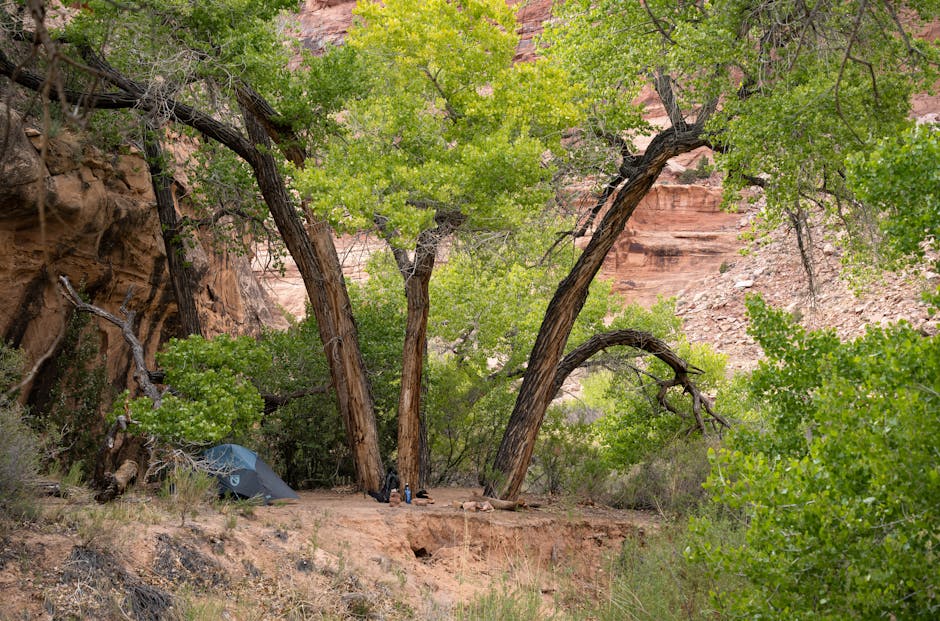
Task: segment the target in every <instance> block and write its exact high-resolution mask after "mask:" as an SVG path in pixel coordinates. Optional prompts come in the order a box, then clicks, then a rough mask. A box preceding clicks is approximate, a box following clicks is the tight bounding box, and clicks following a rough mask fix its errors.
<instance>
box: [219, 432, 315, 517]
mask: <svg viewBox="0 0 940 621" xmlns="http://www.w3.org/2000/svg"><path fill="white" fill-rule="evenodd" d="M203 456H204V457H205V459H206V461H207V462H209V467H210V468H211V469H212V470H213V471H214V472H216V473H217V474H216V478H217V479H218V480H219V493H220V494H222V495H227V494H231V495H234V496H237V497H239V498H254V497H256V496H260V497H261V498H264V502H265V504H270V502H271V501H272V500H278V499H283V498H294V499H299V498H300V497H299V496H298V495H297V492H295V491H294V490H292V489H291V488H290V486H288V485H287V483H285V482H284V481H282V480H281V477H279V476H277V475H276V474H275V473H274V471H273V470H271V466H269V465H267V464H266V463H264V461H262V460H261V459H260V458H259V457H258V454H257V453H255V452H254V451H252V450H249V449H246V448H245V447H244V446H240V445H238V444H220V445H219V446H214V447H212V448H210V449H208V450H207V451H206V452H205V453H204V455H203Z"/></svg>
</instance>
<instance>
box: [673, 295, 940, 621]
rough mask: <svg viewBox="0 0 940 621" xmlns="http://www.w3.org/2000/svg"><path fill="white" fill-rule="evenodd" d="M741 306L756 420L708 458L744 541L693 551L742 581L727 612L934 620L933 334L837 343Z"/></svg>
mask: <svg viewBox="0 0 940 621" xmlns="http://www.w3.org/2000/svg"><path fill="white" fill-rule="evenodd" d="M748 309H749V312H750V315H751V319H752V328H751V331H752V334H753V335H754V337H755V339H756V340H757V341H758V342H759V343H760V344H761V346H762V347H763V348H764V352H765V353H766V355H767V358H766V360H764V361H763V362H762V363H761V365H760V368H759V369H758V370H757V371H756V372H755V373H754V376H753V378H752V381H751V389H752V391H753V393H754V397H755V398H756V400H757V401H758V402H759V403H760V405H761V409H762V411H763V412H764V413H765V419H764V421H765V422H764V426H763V427H762V428H751V429H747V430H743V431H742V432H741V433H738V434H736V436H735V438H734V440H733V442H732V444H731V446H730V447H729V448H728V449H725V450H720V451H718V452H716V453H714V455H713V473H712V475H711V478H710V480H709V487H710V489H711V491H712V493H713V495H714V498H715V500H717V501H718V502H719V503H722V504H725V505H727V506H730V507H732V508H736V509H740V510H741V511H743V512H744V514H745V515H746V518H747V530H746V538H745V541H743V542H742V543H741V544H740V545H732V546H723V547H722V546H711V545H709V544H707V543H704V544H701V545H698V546H696V547H695V549H694V550H693V552H692V554H693V557H695V558H699V559H702V560H704V561H705V562H707V563H708V564H710V565H711V566H712V567H713V568H715V569H716V570H724V571H729V572H732V573H736V574H740V575H742V576H744V577H746V578H747V584H746V585H745V586H744V587H742V588H740V589H738V590H735V591H734V592H732V593H728V594H726V599H725V602H726V605H725V608H726V611H727V612H728V613H730V614H731V615H732V616H734V617H738V616H741V617H747V618H788V619H848V618H853V619H875V618H897V619H928V618H936V617H937V614H938V613H940V580H938V573H937V566H938V563H937V562H938V559H937V548H938V544H940V531H938V529H937V524H938V523H940V505H938V503H937V499H938V498H940V462H938V460H937V447H938V446H940V341H938V337H936V336H933V337H925V336H923V335H922V334H921V333H919V332H918V331H916V330H914V329H912V328H911V327H910V326H908V325H906V324H903V323H902V324H899V325H895V326H891V327H887V328H880V327H871V328H869V330H868V332H867V333H866V334H865V335H864V336H862V337H860V338H858V339H855V340H854V341H849V342H841V341H840V340H839V339H838V338H836V336H835V335H834V334H833V333H832V332H830V331H823V332H807V331H805V330H804V329H802V328H801V327H799V326H797V325H795V324H794V323H793V322H792V319H791V318H789V316H788V315H787V314H786V313H784V312H782V311H778V310H773V309H771V308H769V307H768V306H767V305H766V304H765V303H764V302H763V301H762V300H761V299H759V298H751V299H749V301H748ZM693 525H694V527H695V528H696V530H698V531H699V532H707V531H708V529H709V527H710V522H709V521H708V520H697V521H694V522H693Z"/></svg>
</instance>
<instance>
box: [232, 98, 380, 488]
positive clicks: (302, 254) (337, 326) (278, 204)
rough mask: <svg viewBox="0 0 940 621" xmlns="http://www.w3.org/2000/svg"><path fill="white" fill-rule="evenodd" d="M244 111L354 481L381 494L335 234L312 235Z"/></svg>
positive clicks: (374, 433)
mask: <svg viewBox="0 0 940 621" xmlns="http://www.w3.org/2000/svg"><path fill="white" fill-rule="evenodd" d="M243 112H244V115H243V116H244V119H245V126H246V128H247V130H248V136H249V138H250V140H251V142H252V143H253V145H258V146H260V147H261V148H260V149H254V148H253V151H254V153H253V154H252V157H251V159H250V160H249V161H248V163H249V164H250V165H251V167H252V169H253V170H254V174H255V178H256V179H257V181H258V187H259V188H260V190H261V194H262V196H263V197H264V200H265V203H266V204H267V206H268V210H269V211H270V212H271V216H272V217H273V218H274V223H275V225H276V226H277V228H278V231H279V232H280V234H281V237H282V238H283V239H284V244H285V246H287V250H288V252H289V253H290V255H291V257H292V258H293V259H294V262H295V263H296V264H297V269H298V270H299V271H300V274H301V277H302V278H303V281H304V285H305V287H306V290H307V296H308V297H309V298H310V305H311V307H312V308H313V311H314V315H315V316H316V319H317V327H318V329H319V331H320V339H321V340H322V342H323V347H324V352H325V354H326V357H327V362H328V365H329V368H330V376H331V379H332V381H333V386H334V388H335V389H336V398H337V403H338V405H339V410H340V414H341V416H342V417H343V420H344V422H345V424H346V434H347V440H348V442H349V450H350V451H351V453H352V455H353V463H354V464H355V467H356V480H357V481H356V482H357V484H358V485H359V487H360V488H362V489H365V490H373V491H374V490H379V489H381V487H382V483H383V481H384V473H383V471H382V459H381V456H380V455H379V442H378V429H377V427H376V423H375V413H374V407H373V402H372V392H371V387H370V386H369V383H368V376H367V375H366V372H365V362H364V361H363V359H362V353H361V351H360V349H359V336H358V330H357V328H356V324H355V321H354V320H353V317H352V310H351V307H350V302H349V296H348V293H347V291H346V285H345V281H344V279H343V275H342V268H341V266H340V263H339V257H338V255H337V254H336V246H335V245H334V244H333V238H332V235H331V231H330V229H329V226H327V225H326V224H325V223H322V222H318V223H315V224H314V225H312V226H311V227H310V232H309V234H308V231H307V229H305V228H304V225H303V222H302V221H301V219H300V218H299V217H298V216H297V212H296V210H295V209H294V205H293V204H292V203H291V200H290V197H289V196H288V194H287V189H286V188H285V186H284V182H283V179H282V178H281V176H280V172H279V170H278V168H277V162H276V161H275V160H274V157H273V156H272V155H271V143H270V140H269V138H268V135H267V133H266V132H265V131H264V128H263V126H262V125H261V123H259V122H258V120H257V118H256V117H255V116H254V114H253V113H252V112H251V111H250V110H248V109H243Z"/></svg>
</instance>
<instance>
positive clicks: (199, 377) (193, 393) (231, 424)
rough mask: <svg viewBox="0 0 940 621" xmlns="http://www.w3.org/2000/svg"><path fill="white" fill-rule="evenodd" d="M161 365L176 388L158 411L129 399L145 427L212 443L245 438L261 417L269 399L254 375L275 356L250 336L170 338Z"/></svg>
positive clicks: (134, 414) (166, 436)
mask: <svg viewBox="0 0 940 621" xmlns="http://www.w3.org/2000/svg"><path fill="white" fill-rule="evenodd" d="M157 363H158V364H159V365H160V366H161V367H162V368H163V369H165V370H166V383H167V385H169V386H171V387H172V389H173V390H172V392H170V393H168V394H166V395H164V397H163V400H162V404H161V405H160V407H159V408H157V409H154V408H153V407H152V404H151V402H150V400H149V399H146V398H138V399H134V400H133V401H131V402H130V408H131V416H132V418H133V419H134V420H136V421H137V422H138V423H139V424H140V429H141V430H142V431H144V432H146V433H151V434H154V435H157V436H159V437H161V438H163V439H165V440H169V441H184V442H193V443H210V442H218V441H220V440H222V439H240V438H243V437H245V436H246V435H247V434H248V433H249V431H250V430H251V429H252V427H253V426H254V425H256V424H257V423H258V421H259V420H260V419H261V411H262V409H263V407H264V401H263V399H262V398H261V394H260V393H259V392H258V389H257V388H256V387H255V386H254V384H252V382H251V379H250V378H251V377H252V376H253V375H254V374H261V373H263V372H264V370H265V369H266V368H267V367H268V366H269V365H270V364H271V360H270V358H269V357H268V356H267V354H266V352H265V351H264V350H263V349H262V348H260V347H258V345H257V343H256V342H255V340H254V339H252V338H251V337H246V336H243V337H238V338H232V337H230V336H228V335H224V334H223V335H220V336H218V337H216V338H214V339H205V338H203V337H200V336H190V337H188V338H186V339H170V341H169V342H168V343H167V344H166V346H165V347H164V348H163V349H162V350H161V351H160V352H158V353H157ZM115 407H116V408H118V409H119V408H120V407H122V400H120V399H119V400H118V401H117V402H115ZM115 412H116V413H117V410H115Z"/></svg>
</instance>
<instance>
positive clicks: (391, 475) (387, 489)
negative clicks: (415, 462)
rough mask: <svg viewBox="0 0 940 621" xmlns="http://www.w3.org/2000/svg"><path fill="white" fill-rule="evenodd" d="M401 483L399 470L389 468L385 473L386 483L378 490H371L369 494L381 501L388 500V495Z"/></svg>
mask: <svg viewBox="0 0 940 621" xmlns="http://www.w3.org/2000/svg"><path fill="white" fill-rule="evenodd" d="M398 485H399V480H398V472H397V471H396V470H395V469H394V468H389V469H388V472H387V473H386V475H385V485H383V486H382V489H380V490H379V491H377V492H373V491H370V492H369V495H370V496H372V497H373V498H375V499H376V500H377V501H379V502H388V497H389V495H390V494H391V493H392V490H393V489H396V488H397V487H398Z"/></svg>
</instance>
